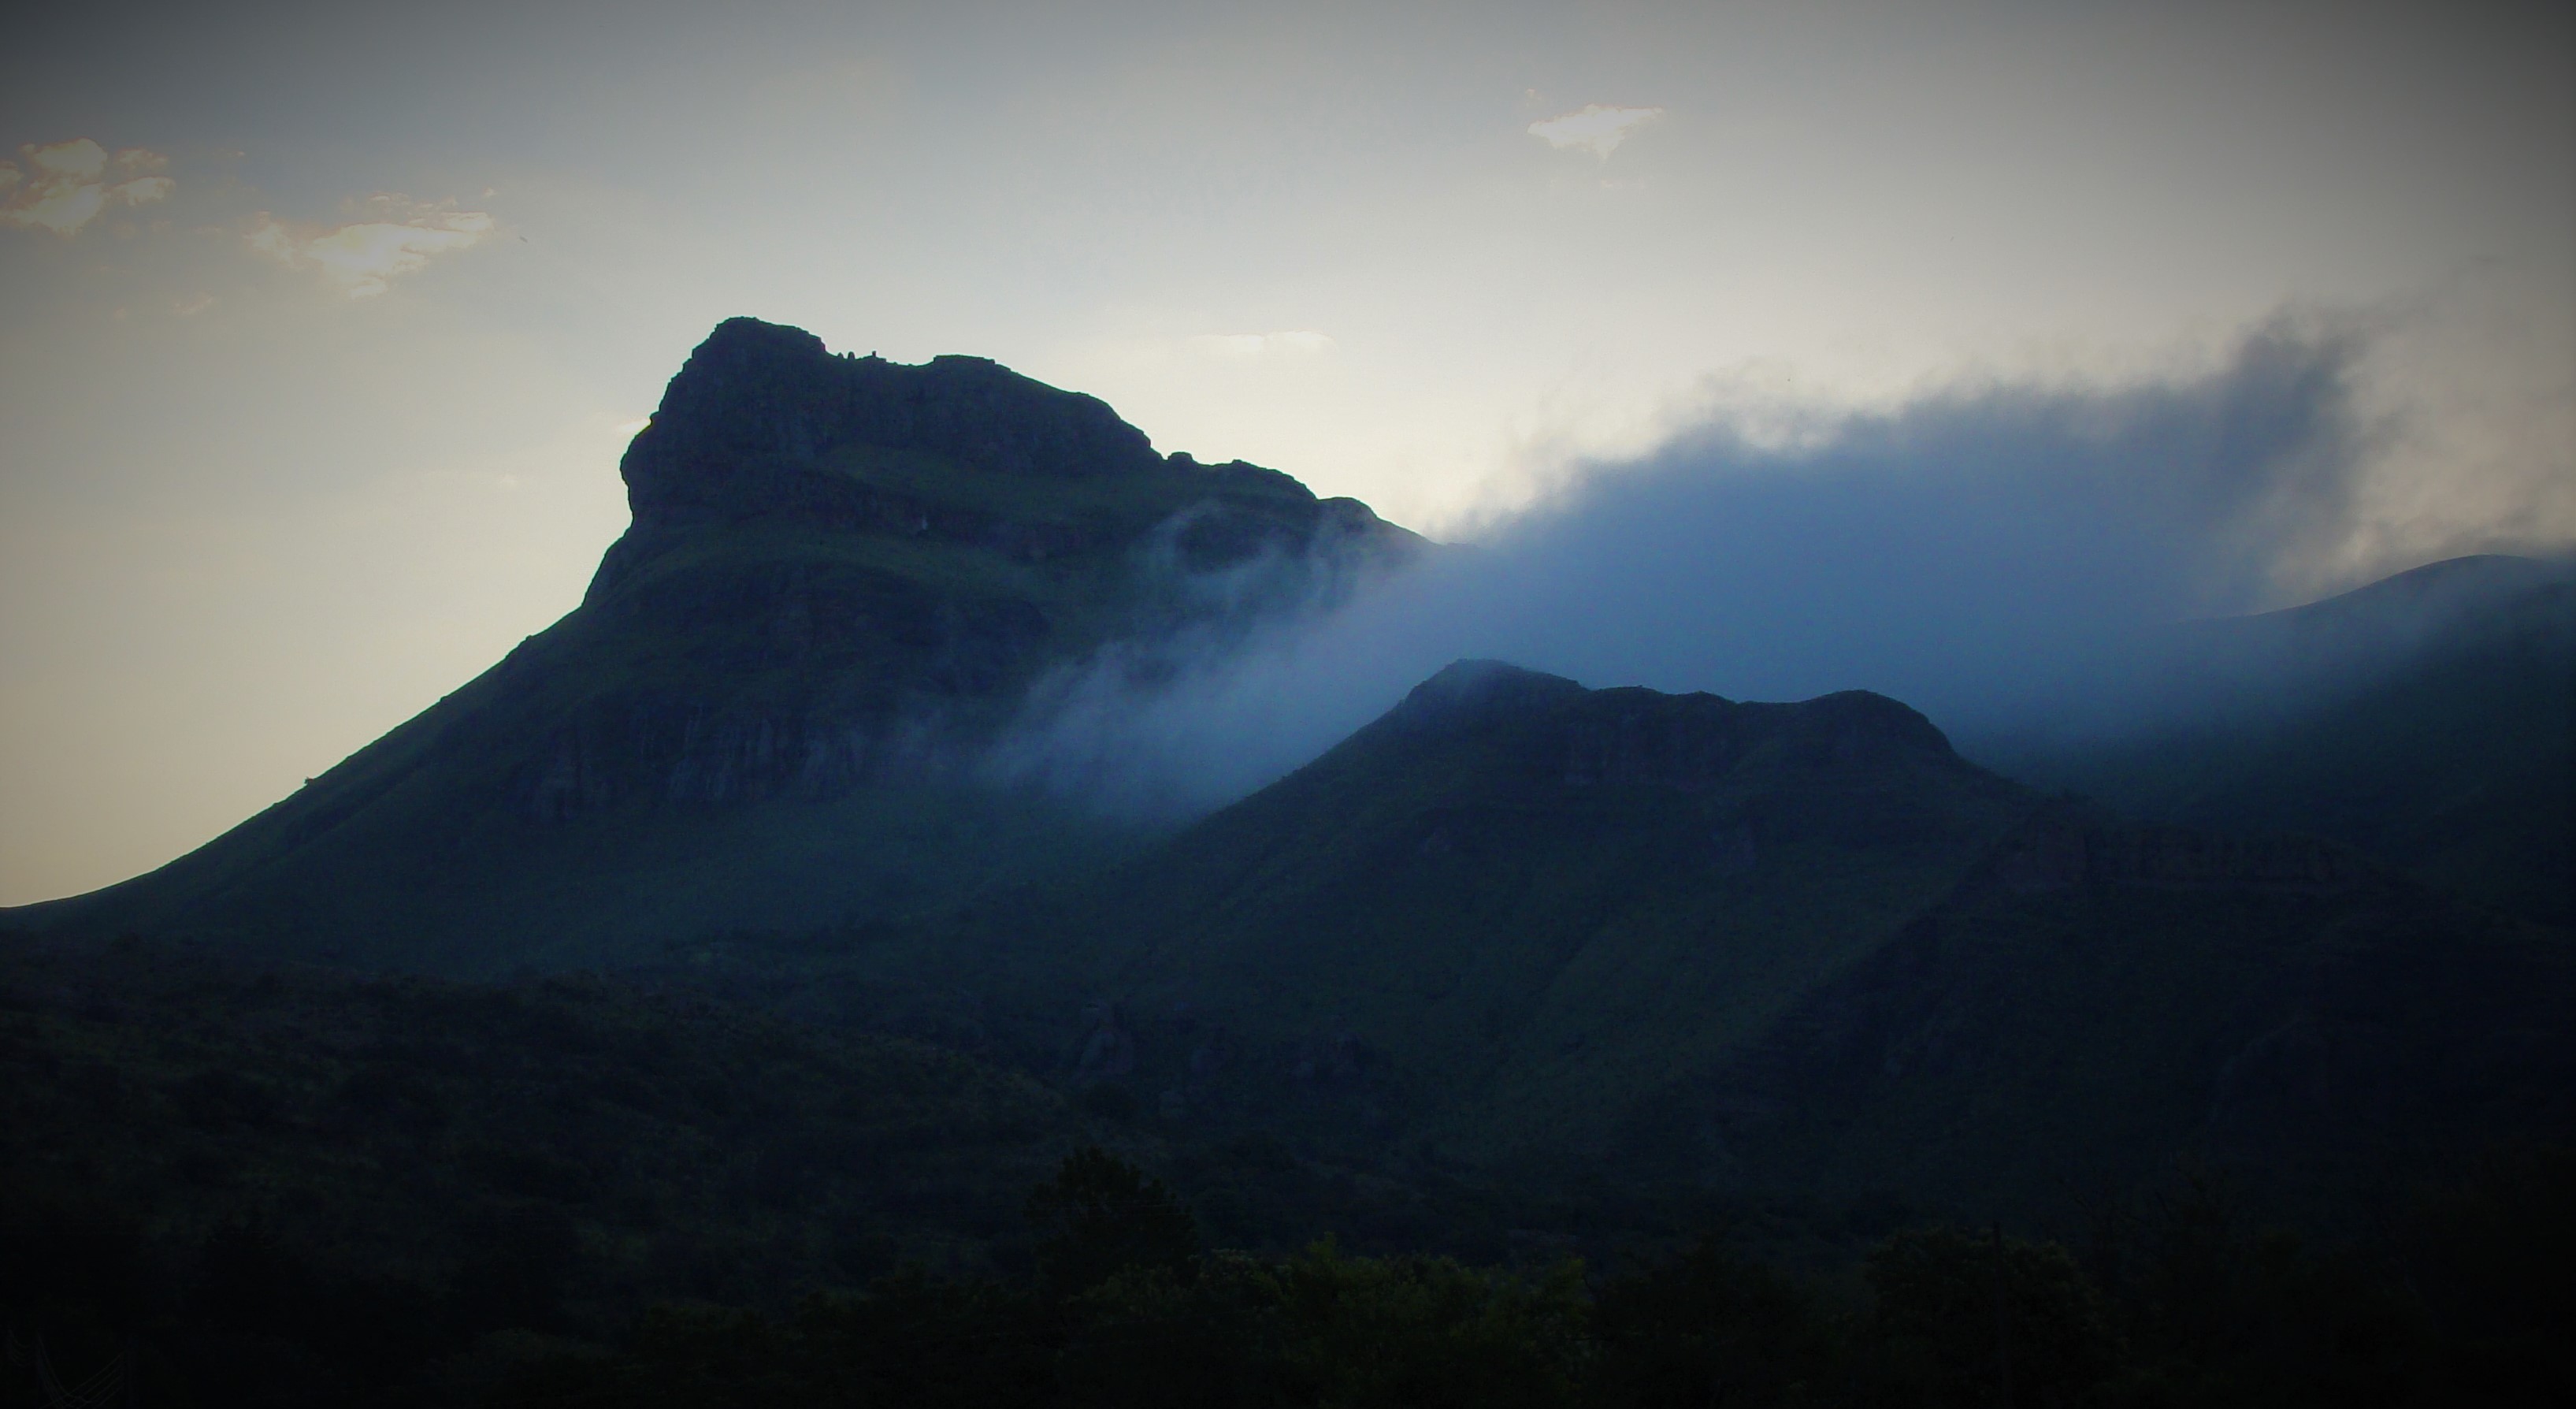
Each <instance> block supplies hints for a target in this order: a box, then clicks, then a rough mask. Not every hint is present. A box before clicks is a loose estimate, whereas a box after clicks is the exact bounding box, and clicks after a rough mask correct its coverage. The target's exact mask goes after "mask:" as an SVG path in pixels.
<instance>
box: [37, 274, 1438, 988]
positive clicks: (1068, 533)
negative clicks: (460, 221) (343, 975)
mask: <svg viewBox="0 0 2576 1409" xmlns="http://www.w3.org/2000/svg"><path fill="white" fill-rule="evenodd" d="M621 473H622V474H623V476H624V478H625V481H626V484H627V490H628V499H629V503H630V505H631V507H632V510H633V523H632V525H631V526H630V527H629V528H628V529H627V531H626V533H625V534H624V536H622V537H621V538H620V539H619V540H618V541H617V543H616V544H615V545H614V546H613V547H611V548H610V549H609V551H608V553H607V555H606V557H605V558H604V559H603V560H602V562H601V564H600V567H599V571H598V574H597V576H596V577H595V578H594V579H593V580H592V582H591V585H590V589H589V591H588V593H587V594H586V595H585V597H584V599H583V601H582V603H581V605H580V607H579V608H577V609H576V610H574V611H573V612H572V613H570V614H569V615H567V616H565V617H564V618H563V619H562V620H560V621H558V622H556V623H555V624H554V625H553V626H551V627H549V628H548V629H547V630H545V631H543V632H541V633H539V634H538V635H536V636H532V637H530V638H528V639H527V640H526V641H525V642H523V643H522V644H521V645H520V646H519V647H518V648H517V649H515V650H513V651H512V652H510V654H509V655H508V656H507V657H506V658H505V659H504V660H502V661H501V662H500V663H499V664H498V665H496V666H494V667H493V668H492V669H491V670H489V671H486V672H485V673H484V674H483V675H481V676H479V677H477V678H476V679H475V680H473V681H471V682H469V683H468V684H466V685H465V686H464V687H463V688H461V689H459V690H457V691H456V692H455V693H454V694H451V695H449V696H447V697H446V698H445V699H442V700H440V701H439V702H438V703H437V704H436V705H434V706H432V707H431V708H429V709H428V710H426V711H424V712H423V713H422V714H420V715H419V716H418V717H416V718H414V719H412V720H410V721H409V722H407V723H405V724H403V725H402V726H400V727H398V728H396V729H395V730H393V731H392V732H391V733H388V734H387V735H385V736H384V737H383V738H381V739H379V740H377V741H376V742H374V743H373V744H370V745H368V746H367V747H366V748H364V749H362V750H360V751H359V752H358V753H356V754H354V755H352V756H351V757H350V758H349V759H348V760H347V761H345V762H343V763H341V764H340V765H339V766H337V767H335V768H333V769H331V770H330V771H328V772H326V773H324V774H323V775H322V776H320V777H318V778H315V779H313V780H311V781H310V782H309V783H308V784H307V785H306V786H305V787H304V788H303V789H302V790H301V791H299V792H297V793H296V794H295V795H294V796H292V797H290V798H288V799H286V800H284V801H282V802H280V803H278V804H277V805H275V806H273V807H271V808H269V809H268V810H266V811H265V812H262V813H261V814H259V815H258V816H256V817H254V818H252V819H251V820H249V821H248V822H245V823H243V824H242V825H241V826H239V827H237V828H235V829H234V830H232V831H231V832H228V833H226V834H225V835H224V836H222V837H220V838H218V839H216V840H215V841H213V842H211V843H209V844H207V845H206V846H205V847H203V848H200V849H199V850H197V851H196V852H193V853H191V854H190V855H188V856H186V857H183V858H181V859H180V860H178V861H175V862H173V863H171V864H170V865H168V866H165V867H163V868H161V869H160V870H158V871H155V872H153V873H151V874H149V875H146V876H143V877H140V878H137V879H136V880H133V881H129V882H126V883H124V884H122V885H119V886H115V887H111V888H109V889H108V890H106V891H102V892H98V893H96V894H93V895H89V896H84V897H78V898H75V899H72V900H69V901H64V902H56V903H53V904H50V905H45V906H37V907H30V908H28V909H25V910H22V911H19V912H17V913H16V914H14V915H11V916H8V917H7V918H8V919H9V920H10V921H11V922H13V923H14V924H15V925H16V926H19V927H24V928H30V929H42V928H49V927H70V928H74V929H81V930H88V931H99V932H115V931H122V930H139V931H144V932H149V933H155V934H172V935H187V936H193V937H199V938H204V939H209V940H213V941H217V942H221V943H224V944H226V945H229V946H231V947H232V948H234V949H236V950H238V951H241V952H246V953H264V954H272V955H289V956H296V957H302V958H313V959H327V960H336V961H344V962H352V963H362V964H368V965H374V966H390V967H397V968H406V969H417V970H427V971H436V972H445V973H451V974H474V973H492V972H505V971H510V970H514V969H519V968H527V967H536V968H560V967H564V966H568V965H573V964H579V963H590V962H598V961H600V960H601V959H603V958H614V957H616V956H619V955H621V954H626V953H631V952H633V951H634V949H635V948H636V947H637V946H639V945H648V944H650V943H651V942H653V941H655V940H657V939H662V938H668V937H671V936H674V935H685V934H691V933H696V932H699V931H703V930H707V929H713V928H723V927H729V926H743V925H754V926H757V925H806V924H824V923H833V922H838V921H842V920H846V919H849V918H852V917H854V916H866V915H870V914H877V913H892V912H900V911H903V910H906V909H910V908H915V907H920V906H925V905H936V904H940V903H945V902H947V901H949V900H953V899H954V898H956V897H958V896H961V895H965V894H969V893H972V892H973V891H975V890H976V889H977V888H979V887H981V886H985V885H988V884H992V883H995V882H997V881H998V880H1000V879H1004V878H1011V877H1029V876H1042V875H1046V874H1049V873H1051V872H1052V871H1055V870H1058V869H1062V868H1064V867H1068V866H1073V865H1077V864H1086V863H1089V862H1092V861H1096V860H1097V859H1099V858H1100V857H1102V856H1106V855H1111V854H1116V853H1117V852H1118V851H1119V850H1120V849H1121V848H1122V847H1126V846H1129V845H1132V843H1133V840H1134V838H1133V837H1132V836H1130V835H1127V834H1123V833H1121V832H1120V831H1118V830H1117V829H1116V828H1113V827H1110V826H1108V825H1107V824H1105V823H1103V822H1102V821H1101V820H1100V819H1098V818H1096V817H1091V816H1088V815H1086V814H1080V813H1076V812H1074V811H1072V810H1070V809H1067V808H1065V807H1063V806H1061V805H1059V804H1057V803H1054V802H1051V801H1050V800H1048V799H1045V798H1043V797H1038V796H1034V795H1031V794H1028V793H1026V792H1014V791H1012V790H1009V789H1004V788H999V787H995V786H989V785H986V784H984V783H983V782H982V781H981V780H980V779H979V778H978V776H977V769H976V760H977V757H978V752H979V750H980V748H981V746H982V745H983V744H985V743H986V742H988V741H989V740H991V739H992V738H993V737H994V736H995V735H996V734H997V733H998V732H999V731H1001V730H1003V729H1005V728H1006V727H1008V726H1009V724H1010V722H1011V721H1012V719H1013V718H1014V716H1015V714H1016V712H1017V711H1018V710H1019V709H1020V708H1021V707H1022V704H1023V702H1024V700H1025V699H1026V697H1027V694H1028V691H1029V690H1030V688H1031V686H1032V685H1033V684H1035V683H1036V682H1038V681H1039V680H1041V679H1042V678H1044V677H1045V676H1046V675H1047V674H1048V672H1050V671H1054V670H1061V669H1068V668H1072V667H1074V666H1076V665H1078V664H1079V663H1081V662H1083V661H1085V660H1088V659H1090V658H1091V657H1092V656H1093V655H1094V654H1095V653H1096V652H1098V651H1100V650H1101V649H1102V647H1104V646H1105V645H1107V644H1108V643H1110V642H1113V641H1119V642H1127V643H1131V644H1138V643H1142V644H1146V645H1150V644H1151V643H1153V642H1157V641H1171V640H1174V639H1176V638H1180V637H1183V636H1187V637H1189V638H1190V639H1193V640H1204V639H1206V638H1209V637H1212V636H1213V637H1217V638H1222V636H1223V635H1224V633H1226V632H1229V631H1237V630H1242V629H1245V628H1246V627H1247V626H1248V625H1250V624H1251V623H1252V622H1255V621H1257V620H1259V619H1262V618H1263V617H1265V616H1266V615H1268V614H1271V613H1275V612H1278V611H1283V610H1290V609H1294V608H1296V607H1298V606H1301V605H1306V604H1310V603H1313V602H1315V601H1318V600H1324V599H1329V598H1331V597H1332V596H1333V595H1335V594H1337V593H1339V592H1342V591H1346V590H1348V589H1349V588H1350V586H1351V585H1352V584H1353V583H1354V582H1356V581H1357V580H1358V579H1360V578H1361V577H1363V576H1365V575H1366V574H1368V573H1370V572H1372V571H1376V570H1380V569H1382V568H1384V567H1387V566H1389V565H1392V564H1394V563H1397V562H1400V561H1402V560H1403V559H1405V558H1406V557H1408V556H1409V555H1411V554H1412V553H1414V552H1416V551H1419V549H1420V547H1421V540H1419V539H1417V538H1415V537H1414V536H1413V535H1411V534H1409V533H1407V532H1405V531H1404V530H1402V529H1400V528H1396V527H1394V526H1392V525H1389V524H1386V523H1384V522H1383V521H1381V520H1379V519H1378V517H1377V516H1376V515H1375V514H1373V513H1371V512H1370V511H1369V510H1368V508H1367V506H1365V505H1363V504H1360V503H1358V502H1357V501H1355V500H1349V499H1318V498H1316V497H1315V496H1314V495H1313V494H1312V493H1310V492H1308V491H1307V490H1306V488H1305V487H1304V486H1302V485H1300V484H1298V483H1297V482H1296V481H1295V480H1293V479H1291V478H1289V477H1288V476H1286V475H1283V474H1280V473H1278V472H1276V471H1272V470H1265V469H1261V468H1258V467H1256V466H1252V465H1247V464H1244V463H1241V462H1239V461H1238V462H1234V463H1230V464H1223V465H1203V464H1200V463H1198V462H1197V461H1195V460H1193V459H1191V458H1190V457H1189V456H1186V455H1173V456H1163V455H1159V454H1157V453H1156V452H1155V451H1154V450H1153V448H1152V446H1151V445H1150V444H1149V443H1148V442H1147V440H1146V438H1145V436H1144V434H1143V433H1142V432H1141V431H1138V430H1137V429H1135V428H1134V427H1132V426H1129V425H1127V424H1126V423H1125V422H1123V421H1121V420H1119V419H1118V417H1117V416H1116V415H1115V414H1114V413H1112V412H1111V411H1110V409H1109V408H1108V407H1107V406H1105V405H1103V404H1102V403H1100V402H1099V401H1096V400H1094V399H1092V398H1090V397H1087V396H1081V395H1077V394H1074V393H1071V392H1065V391H1060V390H1057V389H1056V388H1053V387H1049V386H1045V385H1043V384H1041V383H1038V382H1035V381H1032V380H1030V379H1028V378H1026V377H1022V376H1019V375H1017V374H1015V373H1013V372H1011V371H1009V370H1007V369H1005V368H1003V367H1001V366H999V365H997V364H995V363H992V362H990V361H987V360H985V359H982V358H974V357H941V358H938V359H935V360H933V361H931V362H929V363H927V364H924V365H920V366H908V365H903V364H898V363H893V362H888V361H885V360H883V359H881V358H877V357H874V356H870V357H864V358H862V357H855V356H851V355H847V354H843V355H839V356H835V355H833V354H831V353H829V352H827V351H826V350H825V348H824V346H823V344H822V342H821V341H820V340H819V339H817V338H815V337H814V336H813V335H811V334H809V333H806V332H803V331H801V330H799V329H795V328H786V327H778V326H773V325H770V324H765V323H760V322H756V321H753V320H750V319H739V318H738V319H734V320H732V321H729V322H727V323H725V324H723V325H721V326H719V327H718V328H717V329H716V330H715V331H714V333H713V334H711V335H710V336H709V337H708V338H707V340H706V341H705V342H704V343H703V344H701V345H700V346H699V347H698V348H697V349H696V351H694V352H693V353H691V354H690V356H689V359H688V362H687V364H686V365H685V366H684V367H683V368H682V369H681V370H680V372H679V374H678V375H677V376H675V377H673V378H672V380H671V383H670V386H669V388H668V389H667V390H666V392H665V393H664V396H663V400H662V405H661V407H660V409H659V410H658V411H657V412H656V413H655V414H654V416H653V419H652V421H651V423H650V424H649V425H648V426H647V428H646V429H645V430H643V431H642V432H641V433H640V434H638V435H637V436H636V437H635V439H634V442H633V443H632V445H631V446H630V447H629V448H628V450H627V453H626V456H625V459H624V462H623V464H622V466H621ZM1131 654H1132V655H1134V657H1135V658H1136V659H1138V660H1140V661H1141V662H1142V663H1143V668H1150V667H1151V663H1152V660H1153V655H1152V652H1151V651H1150V650H1140V651H1136V652H1132V653H1131Z"/></svg>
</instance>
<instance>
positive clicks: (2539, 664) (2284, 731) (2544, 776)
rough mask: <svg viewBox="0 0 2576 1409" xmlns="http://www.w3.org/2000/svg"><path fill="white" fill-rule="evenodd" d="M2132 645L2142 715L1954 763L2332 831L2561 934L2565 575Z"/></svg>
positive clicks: (2567, 890)
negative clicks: (2147, 695) (2146, 668)
mask: <svg viewBox="0 0 2576 1409" xmlns="http://www.w3.org/2000/svg"><path fill="white" fill-rule="evenodd" d="M2139 653H2140V655H2141V657H2142V658H2144V659H2147V660H2149V661H2151V662H2152V663H2153V665H2152V670H2151V672H2149V673H2151V674H2152V676H2153V677H2154V678H2155V679H2156V680H2158V681H2159V682H2161V683H2160V686H2159V689H2160V694H2161V698H2159V699H2158V700H2157V702H2156V704H2155V705H2154V706H2153V712H2152V713H2150V714H2149V715H2148V716H2147V722H2145V723H2143V724H2137V723H2131V724H2126V725H2123V726H2121V727H2117V728H2112V729H2105V730H2091V731H2083V730H2078V731H2070V732H2069V733H2068V734H2066V735H2063V736H2060V737H2055V738H2040V739H2034V738H2027V737H2023V738H2001V739H1979V740H1976V741H1973V742H1972V743H1971V745H1970V751H1971V752H1972V753H1974V754H1976V755H1977V756H1978V757H1980V758H1983V759H1985V760H1987V761H1988V762H1990V763H1992V764H1993V765H1994V766H1995V767H1997V768H1998V769H2000V770H2001V771H2003V772H2005V773H2008V774H2010V775H2012V776H2014V777H2016V778H2020V779H2024V780H2026V781H2029V782H2031V783H2034V784H2036V785H2039V786H2043V787H2049V788H2058V789H2068V790H2072V791H2076V792H2081V793H2084V794H2086V795H2088V796H2092V797H2095V798H2098V799H2100V800H2102V801H2103V802H2105V803H2108V804H2110V805H2112V806H2114V807H2116V808H2118V809H2120V810H2121V811H2122V812H2124V813H2126V814H2128V815H2130V816H2133V817H2136V818H2139V819H2142V820H2149V821H2158V822H2169V823H2174V824H2177V825H2183V826H2192V827H2202V828H2212V829H2218V830H2227V831H2265V830H2279V831H2299V832H2305V833H2309V834H2312V835H2316V836H2323V837H2330V838H2333V839H2335V840H2337V841H2341V842H2344V843H2347V844H2349V845H2351V846H2354V847H2357V848H2360V849H2361V850H2363V851H2365V852H2368V853H2370V854H2371V855H2373V856H2375V857H2378V858H2379V859H2381V860H2384V861H2386V862H2388V863H2390V864H2391V865H2394V866H2397V867H2399V868H2401V869H2403V870H2405V871H2407V872H2408V873H2410V874H2412V875H2415V876H2417V877H2419V878H2421V879H2424V880H2426V881H2429V882H2432V883H2435V884H2438V885H2442V886H2446V887H2450V888H2454V889H2457V890H2460V891H2462V892H2465V893H2468V894H2471V895H2475V896H2477V897H2479V898H2481V899H2484V900H2487V901H2489V902H2491V903H2494V904H2497V905H2502V906H2505V907H2507V908H2509V909H2512V910H2515V911H2518V912H2520V913H2522V914H2525V915H2529V916H2531V917H2533V918H2536V919H2540V920H2545V921H2548V922H2550V923H2553V924H2558V925H2568V924H2576V568H2571V566H2570V565H2569V564H2567V563H2564V562H2546V561H2538V560H2534V559H2529V558H2514V557H2504V556H2495V555H2489V556H2482V557H2470V558H2454V559H2450V560H2448V561H2444V562H2438V563H2432V564H2429V565H2427V566H2425V567H2421V568H2417V569H2415V570H2413V571H2411V572H2405V573H2400V574H2398V575H2397V576H2395V577H2391V578H2387V579H2385V580H2382V581H2380V582H2376V583H2373V584H2371V585H2369V586H2366V587H2362V588H2359V589H2357V590H2355V591H2352V592H2347V593H2344V594H2343V595H2341V596H2337V597H2331V598H2328V599H2326V600H2324V601H2321V602H2315V603H2311V604H2309V605H2307V606H2303V607H2296V608H2292V609H2290V610H2287V611H2278V612H2270V613H2265V614H2263V615H2259V616H2250V617H2235V618H2229V619H2224V620H2217V621H2203V622H2193V623H2188V624H2185V625H2183V626H2181V627H2177V628H2174V629H2172V630H2170V631H2168V632H2166V633H2164V634H2163V635H2162V636H2160V637H2159V638H2157V639H2154V640H2151V641H2146V642H2142V643H2140V647H2139Z"/></svg>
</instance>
